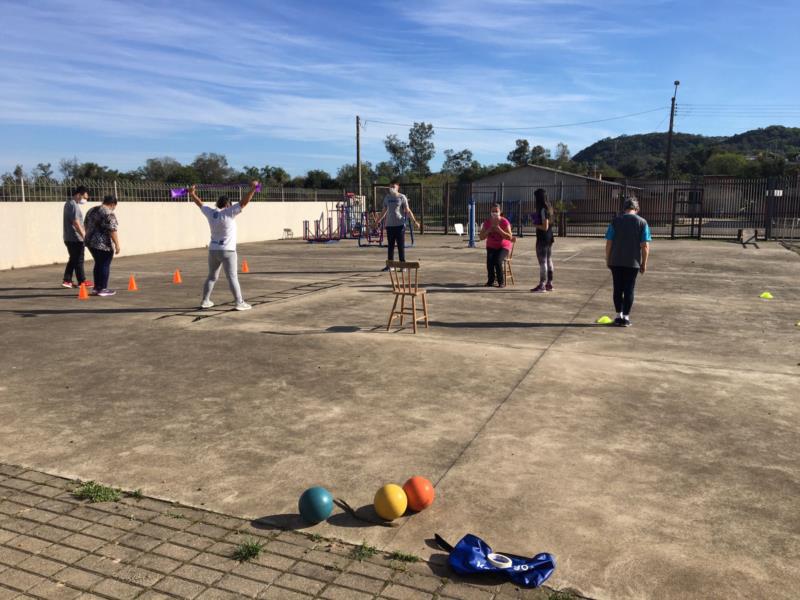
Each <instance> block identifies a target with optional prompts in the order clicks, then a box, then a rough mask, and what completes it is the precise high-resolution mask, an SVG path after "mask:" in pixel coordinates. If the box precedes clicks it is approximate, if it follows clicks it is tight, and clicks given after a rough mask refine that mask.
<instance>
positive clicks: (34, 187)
mask: <svg viewBox="0 0 800 600" xmlns="http://www.w3.org/2000/svg"><path fill="white" fill-rule="evenodd" d="M79 185H82V186H85V187H86V188H87V189H88V190H89V195H90V197H91V198H92V199H95V200H100V199H102V198H103V196H106V195H114V196H116V197H117V198H118V199H119V201H120V202H170V201H172V196H171V194H170V190H171V189H175V188H182V187H185V186H186V184H179V183H162V182H148V181H124V180H120V181H114V180H95V179H89V180H77V179H76V180H71V181H55V180H51V179H40V180H34V181H18V180H5V181H0V202H64V201H65V200H66V199H67V198H69V197H70V196H71V194H72V190H73V189H74V188H75V187H77V186H79ZM247 190H248V186H247V185H246V184H230V185H224V186H216V185H215V186H213V188H211V187H209V188H205V189H204V188H203V186H202V185H201V186H198V195H199V196H200V197H201V198H202V199H203V200H207V201H211V200H215V199H216V198H217V197H218V196H221V195H223V194H224V195H227V196H229V197H230V198H232V199H234V200H236V199H238V198H240V197H241V196H242V195H244V194H246V193H247ZM343 197H344V190H341V189H334V190H330V189H326V190H316V189H308V188H290V187H268V186H264V187H263V188H262V189H261V191H260V192H258V193H257V194H256V195H255V196H254V198H253V201H255V202H315V201H319V202H340V201H341V200H342V198H343ZM184 199H185V197H184Z"/></svg>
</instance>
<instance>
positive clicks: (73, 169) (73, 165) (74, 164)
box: [58, 156, 80, 179]
mask: <svg viewBox="0 0 800 600" xmlns="http://www.w3.org/2000/svg"><path fill="white" fill-rule="evenodd" d="M79 166H80V162H78V157H77V156H73V157H72V158H62V159H61V160H60V161H58V170H59V171H61V175H63V176H64V179H75V178H76V175H75V173H77V172H78V167H79Z"/></svg>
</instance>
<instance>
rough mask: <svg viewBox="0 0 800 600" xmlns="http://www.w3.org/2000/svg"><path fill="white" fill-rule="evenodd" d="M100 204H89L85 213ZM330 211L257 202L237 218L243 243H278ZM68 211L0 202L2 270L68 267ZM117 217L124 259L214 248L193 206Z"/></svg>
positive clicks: (150, 207)
mask: <svg viewBox="0 0 800 600" xmlns="http://www.w3.org/2000/svg"><path fill="white" fill-rule="evenodd" d="M95 204H96V203H91V202H90V203H88V204H85V205H83V206H82V207H81V209H82V210H83V214H84V215H86V212H87V211H88V210H89V209H90V208H91V207H92V206H94V205H95ZM328 206H330V203H328ZM325 209H326V206H325V202H252V203H250V204H249V205H248V206H247V207H246V208H245V209H244V211H243V212H242V214H241V215H239V216H238V217H237V218H236V222H237V227H238V241H239V243H240V244H241V243H245V242H259V241H264V240H277V239H280V238H281V237H283V230H284V228H289V229H291V230H292V231H293V232H294V236H295V237H302V236H303V221H304V220H306V219H307V220H309V221H313V220H314V219H319V217H320V215H321V214H322V213H323V212H325ZM63 210H64V205H63V203H61V202H0V223H1V224H2V228H3V235H1V236H0V270H2V269H12V268H13V269H18V268H21V267H30V266H35V265H48V264H53V263H66V261H67V251H66V248H65V247H64V242H63V234H62V220H63ZM116 214H117V219H118V220H119V241H120V245H121V246H122V256H130V255H134V254H149V253H152V252H164V251H166V250H183V249H187V248H202V247H205V246H206V245H207V244H208V240H209V230H208V221H206V219H205V217H204V216H203V215H202V213H201V212H200V210H199V209H198V208H197V207H196V206H195V205H194V204H192V203H190V202H120V203H119V204H118V205H117V209H116ZM86 258H87V260H90V259H91V257H90V255H89V253H88V252H87V253H86Z"/></svg>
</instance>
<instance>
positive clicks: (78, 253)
mask: <svg viewBox="0 0 800 600" xmlns="http://www.w3.org/2000/svg"><path fill="white" fill-rule="evenodd" d="M64 245H65V246H66V247H67V252H69V260H68V261H67V267H66V268H65V269H64V281H72V273H73V271H74V272H75V277H77V279H78V285H80V284H82V283H83V282H84V281H86V274H85V273H84V272H83V250H84V245H83V242H64Z"/></svg>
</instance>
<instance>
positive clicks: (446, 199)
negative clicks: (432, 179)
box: [442, 181, 450, 235]
mask: <svg viewBox="0 0 800 600" xmlns="http://www.w3.org/2000/svg"><path fill="white" fill-rule="evenodd" d="M442 204H444V234H445V235H447V234H448V233H450V182H449V181H447V182H445V184H444V202H443V203H442Z"/></svg>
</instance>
